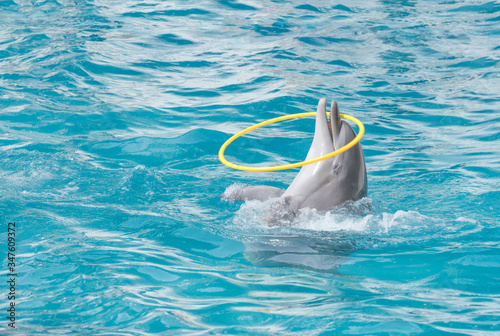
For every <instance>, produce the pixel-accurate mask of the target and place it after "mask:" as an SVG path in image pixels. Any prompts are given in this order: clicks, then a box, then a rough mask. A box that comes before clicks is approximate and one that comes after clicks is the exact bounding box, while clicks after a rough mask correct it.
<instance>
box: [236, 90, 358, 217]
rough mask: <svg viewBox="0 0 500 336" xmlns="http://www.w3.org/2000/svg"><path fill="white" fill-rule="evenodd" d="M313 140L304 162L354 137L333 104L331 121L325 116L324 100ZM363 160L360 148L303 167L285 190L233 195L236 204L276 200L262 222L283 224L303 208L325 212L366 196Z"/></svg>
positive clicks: (251, 188) (260, 189) (253, 188)
mask: <svg viewBox="0 0 500 336" xmlns="http://www.w3.org/2000/svg"><path fill="white" fill-rule="evenodd" d="M316 112H317V113H316V126H315V131H314V139H313V142H312V145H311V147H310V149H309V152H308V153H307V157H306V160H311V159H315V158H317V157H320V156H323V155H326V154H328V153H331V152H333V151H334V150H337V149H339V148H341V147H343V146H345V145H346V144H348V143H349V142H350V141H351V140H353V139H354V138H355V137H356V132H354V130H353V129H352V127H351V126H350V125H349V124H348V123H347V122H345V121H343V120H341V119H340V115H339V108H338V105H337V103H336V102H335V101H332V104H331V108H330V120H328V119H327V114H326V99H325V98H323V99H321V100H320V101H319V103H318V108H317V110H316ZM366 192H367V179H366V165H365V157H364V155H363V149H362V148H361V144H360V143H358V144H356V145H355V146H354V147H352V148H351V149H349V150H347V151H346V152H344V153H341V154H339V155H337V156H334V157H333V158H330V159H326V160H322V161H319V162H316V163H313V164H309V165H305V166H303V167H302V168H301V169H300V172H299V173H298V174H297V176H296V177H295V179H294V180H293V182H292V184H290V186H289V187H288V188H287V189H286V190H283V189H280V188H276V187H270V186H262V185H261V186H249V187H245V188H242V189H240V190H239V191H237V192H236V194H235V200H240V201H245V200H260V201H266V200H268V199H270V198H278V197H279V199H278V200H277V201H276V202H275V203H273V204H272V205H271V209H270V210H269V211H268V213H267V214H266V218H265V221H266V222H268V224H270V225H277V224H278V225H279V224H281V225H283V224H286V223H287V222H288V221H289V220H290V219H291V218H293V216H294V215H296V214H297V213H298V212H299V210H300V209H302V208H312V209H316V210H327V209H330V208H332V207H334V206H336V205H339V204H342V203H344V202H345V201H348V200H353V201H355V200H358V199H360V198H362V197H365V196H366Z"/></svg>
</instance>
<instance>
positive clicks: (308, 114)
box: [219, 112, 365, 172]
mask: <svg viewBox="0 0 500 336" xmlns="http://www.w3.org/2000/svg"><path fill="white" fill-rule="evenodd" d="M315 115H316V112H305V113H296V114H289V115H286V116H283V117H278V118H274V119H269V120H267V121H263V122H261V123H259V124H256V125H253V126H250V127H248V128H246V129H244V130H243V131H240V132H238V133H236V134H235V135H233V136H232V137H230V138H229V139H228V140H227V141H226V142H224V144H223V145H222V147H221V148H220V150H219V160H220V161H221V162H222V163H223V164H225V165H226V166H228V167H230V168H233V169H238V170H246V171H259V172H264V171H276V170H285V169H291V168H297V167H302V166H305V165H308V164H311V163H315V162H318V161H322V160H326V159H329V158H332V157H334V156H335V155H338V154H340V153H343V152H345V151H347V150H349V149H351V148H352V147H354V146H355V145H356V144H357V143H358V142H359V141H360V140H361V138H362V137H363V134H365V126H364V125H363V124H362V123H361V121H359V120H358V119H356V118H354V117H352V116H350V115H347V114H342V113H341V114H340V117H341V118H344V119H347V120H350V121H353V122H355V123H356V125H358V127H359V133H358V135H357V136H356V137H355V138H354V139H352V141H351V142H349V143H348V144H347V145H345V146H344V147H342V148H339V149H337V150H336V151H333V152H331V153H329V154H326V155H323V156H320V157H319V158H316V159H311V160H307V161H302V162H297V163H292V164H287V165H282V166H274V167H247V166H240V165H236V164H234V163H231V162H229V161H227V160H226V158H224V151H225V150H226V148H227V146H229V144H230V143H231V142H233V141H234V140H236V139H237V138H239V137H240V136H242V135H243V134H246V133H248V132H250V131H253V130H254V129H257V128H259V127H262V126H266V125H269V124H273V123H275V122H278V121H283V120H288V119H294V118H302V117H314V116H315ZM327 115H330V113H327Z"/></svg>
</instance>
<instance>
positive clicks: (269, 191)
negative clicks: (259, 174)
mask: <svg viewBox="0 0 500 336" xmlns="http://www.w3.org/2000/svg"><path fill="white" fill-rule="evenodd" d="M284 192H285V189H280V188H276V187H269V186H265V185H258V186H249V187H245V188H242V189H240V190H238V192H237V193H236V197H235V200H236V201H250V200H258V201H261V202H264V201H267V200H268V199H270V198H275V197H281V195H283V193H284Z"/></svg>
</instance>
